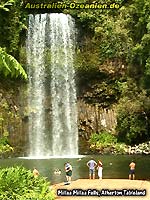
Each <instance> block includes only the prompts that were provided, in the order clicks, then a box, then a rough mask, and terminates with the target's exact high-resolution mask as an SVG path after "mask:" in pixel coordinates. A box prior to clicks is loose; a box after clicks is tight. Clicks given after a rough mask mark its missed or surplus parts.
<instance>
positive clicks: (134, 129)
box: [116, 85, 150, 144]
mask: <svg viewBox="0 0 150 200" xmlns="http://www.w3.org/2000/svg"><path fill="white" fill-rule="evenodd" d="M132 86H133V85H132ZM132 86H131V85H130V86H128V87H127V88H126V89H125V90H124V94H126V97H122V98H121V99H120V101H119V104H118V110H117V127H116V131H117V133H118V139H119V141H121V142H125V143H127V144H139V143H141V142H145V141H148V140H149V138H150V135H149V131H150V120H149V115H150V112H149V110H150V106H149V104H148V102H149V97H147V95H146V93H145V92H144V91H141V92H140V93H139V91H138V90H137V88H134V89H133V88H132ZM131 88H132V89H131ZM146 102H147V103H146Z"/></svg>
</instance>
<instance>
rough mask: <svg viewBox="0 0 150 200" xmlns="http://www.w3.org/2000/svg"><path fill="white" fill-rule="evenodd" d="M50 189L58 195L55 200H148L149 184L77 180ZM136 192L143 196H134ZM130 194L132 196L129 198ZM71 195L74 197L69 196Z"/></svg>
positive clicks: (111, 180) (131, 181) (149, 194)
mask: <svg viewBox="0 0 150 200" xmlns="http://www.w3.org/2000/svg"><path fill="white" fill-rule="evenodd" d="M52 188H53V189H54V190H55V192H56V194H59V195H57V197H56V199H57V200H78V199H79V200H80V199H86V200H98V199H102V200H110V199H118V200H120V199H124V200H132V199H138V200H140V199H144V200H148V199H149V200H150V182H149V181H142V180H126V179H103V180H98V179H95V180H89V179H78V180H76V181H73V182H72V183H71V184H70V185H64V183H60V184H56V185H53V186H52ZM137 192H138V193H141V194H142V195H144V196H135V193H136V194H137ZM131 193H132V194H133V195H134V196H131ZM73 194H74V196H71V195H73ZM65 195H68V196H65ZM81 195H84V196H81ZM114 195H115V196H114Z"/></svg>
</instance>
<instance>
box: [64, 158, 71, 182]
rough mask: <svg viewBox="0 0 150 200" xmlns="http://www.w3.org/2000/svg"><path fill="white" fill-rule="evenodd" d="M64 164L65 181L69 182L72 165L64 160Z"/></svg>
mask: <svg viewBox="0 0 150 200" xmlns="http://www.w3.org/2000/svg"><path fill="white" fill-rule="evenodd" d="M64 165H65V172H66V179H67V183H68V184H70V183H71V178H72V166H71V164H70V163H69V162H66V163H65V164H64Z"/></svg>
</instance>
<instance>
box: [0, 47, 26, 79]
mask: <svg viewBox="0 0 150 200" xmlns="http://www.w3.org/2000/svg"><path fill="white" fill-rule="evenodd" d="M0 74H3V75H4V76H5V77H7V76H11V77H12V78H13V77H16V78H17V77H21V78H23V79H25V80H26V79H27V74H26V72H25V70H24V69H23V67H22V66H21V65H20V64H19V62H18V61H17V60H16V59H15V58H14V57H13V56H11V55H9V54H7V53H6V52H5V51H4V50H3V49H2V48H0Z"/></svg>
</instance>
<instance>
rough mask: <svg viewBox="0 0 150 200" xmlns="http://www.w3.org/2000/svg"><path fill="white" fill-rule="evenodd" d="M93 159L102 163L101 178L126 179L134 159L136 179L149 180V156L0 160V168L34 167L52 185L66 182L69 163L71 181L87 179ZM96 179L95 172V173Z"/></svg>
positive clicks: (89, 156)
mask: <svg viewBox="0 0 150 200" xmlns="http://www.w3.org/2000/svg"><path fill="white" fill-rule="evenodd" d="M91 157H93V159H94V160H95V161H96V162H97V161H98V159H101V160H102V162H103V178H110V179H111V178H119V179H127V178H128V172H129V167H128V166H129V163H130V162H131V160H132V159H134V161H135V163H136V179H144V180H149V179H150V170H149V166H150V156H148V155H147V156H143V155H136V156H135V155H134V156H133V155H99V156H97V155H93V156H91V155H88V156H79V157H76V158H71V157H70V158H54V157H52V158H40V159H39V158H38V159H35V158H32V159H31V158H27V157H26V158H23V157H22V158H9V159H1V160H0V167H1V168H5V167H10V166H18V165H19V166H23V167H25V168H27V169H30V170H33V168H34V167H36V168H37V169H38V170H39V172H40V175H42V176H44V177H47V178H48V180H49V181H50V182H51V183H52V184H54V183H59V182H63V181H65V180H66V178H65V172H64V163H65V162H66V161H69V162H70V163H71V164H72V166H73V177H72V179H73V180H76V179H79V178H88V167H87V165H86V163H87V162H88V161H89V160H90V159H91ZM57 168H58V169H60V170H61V171H62V173H61V174H60V175H56V174H54V171H55V169H57ZM96 178H97V172H96Z"/></svg>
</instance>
